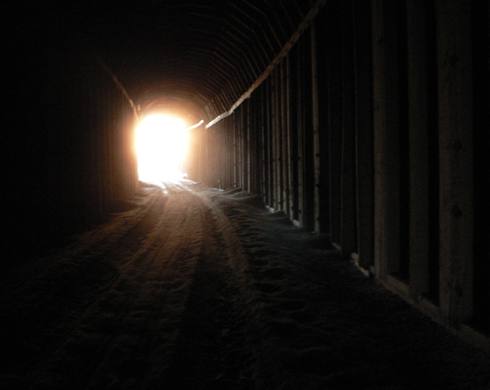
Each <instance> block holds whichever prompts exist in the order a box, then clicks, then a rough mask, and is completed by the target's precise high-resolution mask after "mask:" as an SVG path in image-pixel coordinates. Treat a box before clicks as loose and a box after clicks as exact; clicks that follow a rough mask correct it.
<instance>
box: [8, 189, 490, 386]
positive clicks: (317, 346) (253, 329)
mask: <svg viewBox="0 0 490 390" xmlns="http://www.w3.org/2000/svg"><path fill="white" fill-rule="evenodd" d="M0 292H1V295H0V305H1V311H0V321H1V324H2V328H1V329H2V332H1V336H0V337H1V339H0V345H1V354H2V361H3V362H4V363H2V366H1V367H2V368H1V371H0V388H2V389H29V388H33V389H350V388H353V389H421V388H434V389H436V388H444V389H490V357H489V356H488V355H487V354H485V353H484V352H482V351H480V350H477V349H474V348H472V347H470V346H468V345H466V344H464V343H463V342H461V341H460V340H459V339H457V338H455V337H454V336H452V335H450V334H448V333H447V332H446V331H445V330H444V329H442V328H441V327H440V326H438V325H436V324H434V323H432V322H431V321H430V320H428V319H427V318H425V317H423V316H422V315H421V314H419V313H418V312H416V311H414V310H413V309H411V308H410V307H409V306H408V305H406V304H405V303H404V302H402V301H401V300H400V299H398V298H397V297H395V296H393V295H391V294H390V293H388V292H386V291H384V290H383V289H381V288H379V287H378V286H377V285H376V284H375V283H374V282H373V281H372V280H368V279H365V278H364V277H363V276H361V275H360V274H359V273H358V272H357V271H356V270H355V269H353V268H352V266H351V265H350V264H349V263H347V262H345V261H344V260H342V259H340V258H339V256H338V255H337V254H336V253H335V251H333V250H332V249H331V248H329V247H328V246H327V245H325V240H322V239H320V238H319V237H317V236H315V235H312V234H309V233H306V232H302V231H301V230H299V229H297V228H295V227H293V226H292V225H291V224H290V223H289V222H288V220H287V218H285V217H284V216H283V215H281V214H279V213H269V212H267V211H266V210H265V209H264V208H262V207H260V205H259V204H258V201H257V199H256V198H254V197H251V196H248V195H247V194H244V193H240V192H233V191H230V192H220V191H217V190H209V189H207V190H205V189H199V188H197V187H194V188H190V187H187V186H169V187H167V188H166V189H165V190H164V191H162V190H161V189H156V188H152V187H146V188H143V189H142V192H141V193H140V194H139V195H138V196H137V197H136V198H135V200H134V203H133V207H132V208H131V209H130V210H129V211H126V212H123V213H120V214H117V215H114V217H113V219H112V220H111V221H110V222H109V223H107V224H104V225H102V226H99V227H98V228H96V229H94V230H92V231H90V232H87V233H85V234H83V235H81V236H80V237H78V239H77V240H76V241H75V242H74V243H73V244H72V245H70V246H68V247H66V248H63V249H60V250H59V251H57V252H56V253H53V254H52V255H50V256H47V257H45V258H40V259H37V260H35V261H32V262H29V263H28V264H25V265H24V266H22V267H19V268H17V269H16V270H14V271H12V272H11V273H9V274H8V275H7V276H4V278H3V279H2V285H1V287H0Z"/></svg>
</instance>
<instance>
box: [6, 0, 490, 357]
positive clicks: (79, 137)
mask: <svg viewBox="0 0 490 390" xmlns="http://www.w3.org/2000/svg"><path fill="white" fill-rule="evenodd" d="M9 7H10V9H9V10H8V12H7V13H6V15H8V17H9V18H11V19H12V20H15V23H14V25H13V26H12V27H11V28H10V29H9V31H8V33H7V34H6V37H7V42H6V49H7V50H6V52H7V53H8V55H7V56H5V59H4V62H5V65H6V66H7V70H6V71H5V73H4V83H5V85H6V86H7V92H6V96H5V97H6V100H5V103H4V105H5V111H6V115H5V116H6V117H7V120H6V122H4V137H3V145H4V150H3V153H2V154H3V158H4V159H5V160H4V164H3V167H4V178H3V181H4V184H5V186H6V190H4V194H5V197H6V198H5V205H6V211H5V219H4V226H6V231H7V233H6V234H5V235H4V240H5V242H6V244H5V251H4V256H2V258H3V259H2V263H3V265H4V267H5V269H7V270H9V269H15V268H16V267H18V265H19V264H24V263H27V262H29V261H30V259H33V258H36V257H38V256H40V255H42V254H46V253H49V251H50V250H51V249H52V248H54V247H57V246H60V245H63V244H64V243H66V242H67V240H69V239H70V237H72V235H73V234H74V233H79V232H82V231H84V230H86V229H88V228H89V227H91V226H95V225H97V224H100V223H101V222H103V221H105V220H107V218H109V217H110V216H111V215H112V214H113V213H114V212H116V211H121V210H124V209H126V208H127V207H129V206H128V204H129V203H128V200H130V199H131V198H132V197H133V196H134V194H135V193H137V192H138V190H139V189H140V188H141V181H146V182H152V183H155V181H159V180H161V181H164V180H168V177H166V178H162V177H160V176H158V177H157V178H156V179H154V178H153V177H151V178H150V177H149V176H148V177H146V176H145V177H142V176H141V172H140V173H139V172H138V164H140V166H141V164H142V163H141V161H142V160H139V161H138V156H137V150H136V149H137V146H135V143H136V144H137V141H136V138H137V135H136V133H137V132H135V129H137V126H138V123H142V122H141V121H143V120H144V118H145V117H147V116H148V115H151V114H153V115H154V114H162V113H165V114H169V115H172V116H174V117H179V118H181V120H182V122H181V123H185V125H184V124H182V125H181V127H182V128H184V127H186V126H187V127H189V126H192V125H195V124H197V125H196V126H195V127H193V128H192V129H190V130H188V134H189V140H188V142H189V144H188V146H187V148H188V150H187V151H186V152H182V153H186V154H187V158H186V161H185V167H184V166H183V165H182V161H180V160H179V161H178V163H176V164H177V165H179V167H180V168H179V169H181V170H180V171H179V172H178V175H180V176H179V178H181V177H183V176H184V174H185V177H186V178H188V179H190V180H193V181H194V182H197V183H200V184H202V185H204V186H207V187H211V188H217V189H220V190H229V189H233V188H235V189H241V190H243V191H245V192H247V193H250V194H255V195H257V196H258V197H259V198H260V201H261V202H262V203H263V205H264V206H267V207H268V209H269V210H270V211H272V212H280V213H282V214H281V215H284V216H285V217H287V219H288V220H289V221H290V222H291V223H294V224H295V225H296V226H298V227H300V228H301V229H303V230H304V231H308V232H311V233H312V234H315V235H316V236H317V237H320V238H321V240H323V241H324V242H325V245H329V246H330V245H331V246H332V248H334V249H335V250H336V251H337V252H338V253H339V254H340V255H341V256H342V258H343V259H344V260H345V261H351V262H352V263H353V264H354V265H355V267H356V268H357V269H358V270H360V271H361V272H362V274H364V275H365V276H368V277H370V278H374V279H376V280H377V281H378V282H379V283H380V284H381V285H382V286H384V287H385V288H387V289H389V290H390V291H392V292H394V293H395V294H397V295H399V296H401V297H402V298H403V299H405V300H406V301H407V302H409V303H410V304H411V305H413V306H414V307H416V308H417V309H418V310H420V311H421V312H423V313H425V314H427V315H429V316H430V317H431V318H433V319H435V320H436V321H438V322H439V323H442V324H444V326H447V327H449V328H450V329H452V330H453V331H455V332H457V333H458V332H459V334H461V335H462V337H467V336H468V335H470V336H468V337H469V338H470V339H472V340H477V341H476V343H477V344H480V346H481V345H483V346H486V347H487V348H488V345H489V344H488V336H489V334H490V319H489V318H490V310H489V304H490V296H489V293H490V289H489V287H488V286H489V283H490V268H489V264H490V258H489V252H488V245H487V242H488V227H487V223H488V218H486V217H485V210H486V209H487V204H486V201H487V199H488V188H489V186H488V177H489V175H488V158H487V155H486V153H487V150H488V146H489V145H488V142H487V141H488V140H487V138H486V137H485V135H484V134H485V132H487V130H488V84H486V83H485V82H484V80H488V72H489V70H488V55H489V52H488V44H487V45H479V44H477V42H480V40H481V39H482V38H484V39H483V40H485V39H486V40H487V43H488V4H487V5H486V7H485V5H480V3H479V2H476V1H470V0H448V1H440V0H434V1H419V0H406V1H397V2H393V1H390V0H369V1H358V0H346V1H341V0H332V1H325V0H308V1H300V0H288V1H279V0H267V1H265V0H264V1H256V0H240V1H199V0H180V1H148V2H138V3H137V4H131V6H126V5H122V3H120V4H118V5H117V6H115V7H109V6H107V5H101V4H94V5H89V4H85V5H83V6H82V5H74V4H73V5H72V4H64V5H62V6H49V5H45V4H37V5H32V6H31V5H27V4H21V5H17V6H9ZM186 134H187V133H186ZM185 142H187V141H185ZM148 145H149V146H148V147H149V148H151V147H155V145H154V143H153V142H152V141H149V143H148ZM162 145H164V146H162V147H161V148H160V149H158V148H157V149H158V150H160V151H161V152H162V153H161V154H158V153H157V156H159V157H161V158H163V159H164V158H165V157H166V156H168V155H169V154H171V153H172V152H173V151H175V150H177V149H178V148H179V147H180V146H178V145H177V144H171V143H170V141H168V140H167V141H163V144H162ZM167 147H168V148H169V149H165V148H167ZM162 161H163V160H158V158H157V163H159V164H162ZM172 178H175V176H172ZM465 335H466V336H465Z"/></svg>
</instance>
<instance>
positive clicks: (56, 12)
mask: <svg viewBox="0 0 490 390" xmlns="http://www.w3.org/2000/svg"><path fill="white" fill-rule="evenodd" d="M312 3H313V1H305V0H282V1H280V0H228V1H209V0H206V1H204V0H174V1H157V0H155V1H150V2H146V3H145V2H138V3H132V4H131V6H122V5H121V4H122V3H119V5H118V6H114V7H107V6H106V7H104V6H103V5H100V4H98V5H94V6H87V5H83V6H80V5H77V6H75V5H73V6H66V5H65V6H64V8H63V9H60V8H51V9H49V10H47V9H43V10H42V12H41V13H40V11H39V9H38V10H37V11H36V10H33V9H32V8H29V9H28V10H27V9H26V10H24V11H23V15H19V16H20V17H21V19H22V20H21V21H20V22H19V23H21V24H22V22H24V23H26V24H27V23H30V24H31V26H32V24H33V21H35V22H34V24H37V29H39V30H42V31H44V30H49V32H50V34H51V35H50V38H48V40H47V41H48V42H49V41H50V40H53V39H57V38H59V37H60V36H63V39H64V40H65V41H69V40H74V41H76V45H83V47H87V48H90V50H93V51H94V52H95V53H97V56H99V57H100V59H101V60H102V61H103V62H104V63H105V64H107V67H108V68H109V69H111V71H112V72H113V73H114V75H116V76H117V78H118V79H119V80H120V81H121V83H122V84H123V85H124V86H125V88H126V90H127V91H128V94H129V95H130V96H131V97H132V99H133V100H134V101H135V102H136V103H137V104H140V105H141V106H143V107H144V106H146V105H147V104H153V103H154V102H153V101H154V100H155V99H158V98H160V97H161V96H167V97H170V98H171V99H173V100H174V101H175V100H181V101H187V102H188V105H189V106H193V107H195V108H196V109H197V110H201V112H200V115H201V114H202V115H204V113H205V112H206V113H207V114H208V115H207V116H208V119H210V118H211V117H212V116H213V115H214V116H216V115H218V114H220V113H222V112H223V111H226V110H228V109H229V108H230V107H231V105H232V104H233V103H234V102H235V101H236V100H237V99H238V98H239V97H240V96H241V95H242V94H243V93H244V92H245V91H246V90H247V88H248V87H249V86H250V85H251V84H252V83H253V82H254V81H255V80H256V79H257V77H258V76H259V75H260V74H262V73H263V72H264V70H265V69H266V68H267V66H268V65H269V64H270V62H271V61H272V59H273V58H274V57H275V56H276V55H277V54H278V53H279V51H280V50H281V48H282V46H283V45H284V44H285V43H286V42H287V41H288V39H289V38H290V36H291V34H292V33H293V32H294V31H295V30H296V28H297V26H298V24H299V23H300V22H301V20H302V19H303V17H304V15H305V14H306V13H307V12H308V9H309V8H310V7H311V4H312ZM40 15H42V16H40ZM68 44H72V43H71V42H68Z"/></svg>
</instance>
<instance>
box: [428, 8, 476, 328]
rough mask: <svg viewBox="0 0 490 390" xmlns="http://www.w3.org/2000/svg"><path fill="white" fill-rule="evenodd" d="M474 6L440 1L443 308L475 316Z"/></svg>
mask: <svg viewBox="0 0 490 390" xmlns="http://www.w3.org/2000/svg"><path fill="white" fill-rule="evenodd" d="M470 11H471V2H470V1H469V0H456V1H442V0H437V1H436V15H437V47H438V74H439V77H438V84H439V151H440V160H439V167H440V180H439V183H440V211H439V212H440V306H441V311H442V312H443V314H444V315H445V316H447V317H448V319H449V321H451V322H456V323H457V322H461V321H467V320H469V319H470V318H471V316H472V314H473V261H472V259H473V204H472V202H473V99H472V98H473V88H472V55H471V54H472V53H471V44H470V42H471V12H470Z"/></svg>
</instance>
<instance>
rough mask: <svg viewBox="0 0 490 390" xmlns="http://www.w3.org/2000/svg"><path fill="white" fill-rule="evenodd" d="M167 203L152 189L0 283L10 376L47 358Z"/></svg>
mask: <svg viewBox="0 0 490 390" xmlns="http://www.w3.org/2000/svg"><path fill="white" fill-rule="evenodd" d="M165 202H166V200H165V198H164V197H163V196H162V195H161V192H160V191H158V190H150V191H149V192H148V193H147V194H145V196H144V199H143V202H141V203H140V204H139V207H137V208H136V209H133V210H131V211H130V212H125V213H122V215H118V216H116V218H114V219H113V220H112V221H111V222H109V223H107V224H104V225H102V226H101V227H99V228H97V229H96V232H95V233H94V232H90V233H87V234H85V235H84V237H81V242H80V243H79V244H78V245H77V246H75V247H69V248H66V249H65V250H63V251H61V252H60V253H58V254H57V255H55V256H54V257H47V258H43V259H39V260H38V261H37V263H36V264H34V265H31V268H29V269H28V271H29V272H21V271H22V269H21V270H19V275H22V276H23V277H22V279H20V280H19V279H15V280H13V281H12V280H11V281H9V283H7V284H6V285H4V286H2V287H3V288H2V294H1V297H2V302H1V308H2V310H1V318H0V320H1V321H2V326H3V329H4V333H3V335H4V336H6V339H5V340H4V341H3V342H2V347H3V354H4V356H8V359H7V362H8V368H9V372H10V373H11V381H17V380H23V381H28V375H25V373H27V372H30V371H32V370H33V368H34V367H35V366H36V364H37V363H38V362H40V361H43V360H44V359H45V358H46V352H45V351H46V350H48V349H49V350H52V349H56V348H57V347H56V346H57V345H59V344H60V343H62V342H63V340H64V338H65V337H66V335H67V334H68V333H69V332H70V329H72V328H73V326H74V324H73V323H74V322H75V323H76V318H77V316H78V314H77V313H79V312H80V311H83V310H85V308H86V307H87V305H89V304H90V302H91V301H92V300H93V299H95V298H94V297H96V296H97V294H98V293H99V291H100V290H103V289H104V288H105V287H106V286H107V285H108V284H110V283H111V281H112V280H113V279H114V278H116V277H117V272H118V270H117V267H116V265H115V263H117V261H118V260H119V259H121V258H126V257H127V256H129V254H131V253H132V252H133V251H134V250H135V248H137V247H138V246H139V245H140V244H141V242H142V241H144V239H145V236H146V234H147V231H148V230H149V229H150V230H151V229H152V228H153V226H154V225H155V224H156V223H157V222H158V219H157V218H155V217H156V216H158V215H159V214H161V212H162V210H163V209H164V207H165ZM87 236H90V239H87ZM84 239H85V240H86V242H83V240H84ZM20 378H22V379H20ZM6 382H7V383H8V382H9V380H8V379H7V380H6Z"/></svg>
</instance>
